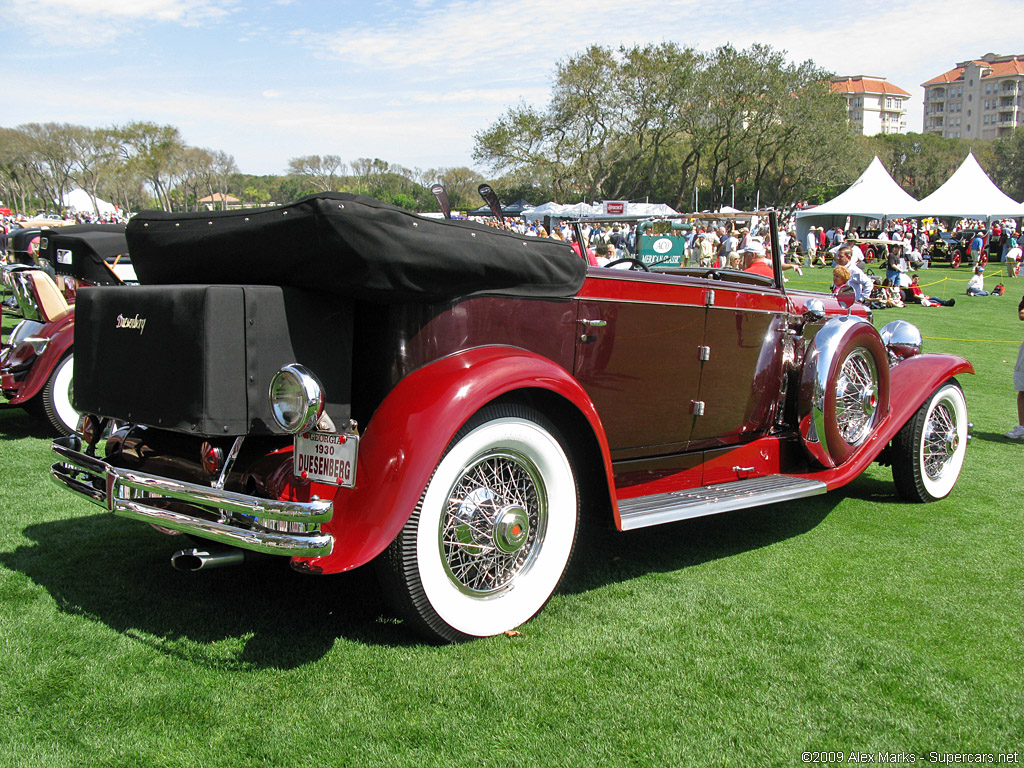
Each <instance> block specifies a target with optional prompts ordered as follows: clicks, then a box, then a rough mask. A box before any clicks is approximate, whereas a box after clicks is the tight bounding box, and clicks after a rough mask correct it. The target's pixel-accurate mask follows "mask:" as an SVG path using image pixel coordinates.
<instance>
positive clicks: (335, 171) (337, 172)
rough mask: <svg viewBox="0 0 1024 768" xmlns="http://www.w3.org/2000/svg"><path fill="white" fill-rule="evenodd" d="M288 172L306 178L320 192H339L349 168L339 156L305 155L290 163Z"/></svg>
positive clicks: (293, 159)
mask: <svg viewBox="0 0 1024 768" xmlns="http://www.w3.org/2000/svg"><path fill="white" fill-rule="evenodd" d="M288 172H289V173H292V174H295V175H296V176H301V177H303V178H305V179H306V180H307V181H308V182H309V183H310V184H311V185H312V186H313V188H314V189H315V190H316V191H318V192H337V191H338V190H339V184H340V182H341V178H342V177H343V176H344V175H345V174H346V173H347V168H346V167H345V163H343V162H342V161H341V158H340V157H338V156H337V155H323V156H322V157H321V156H320V155H304V156H302V157H293V158H292V159H291V160H289V161H288Z"/></svg>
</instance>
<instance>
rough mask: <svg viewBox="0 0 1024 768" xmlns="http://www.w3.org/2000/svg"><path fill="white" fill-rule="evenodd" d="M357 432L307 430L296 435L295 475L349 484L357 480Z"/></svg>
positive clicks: (342, 485)
mask: <svg viewBox="0 0 1024 768" xmlns="http://www.w3.org/2000/svg"><path fill="white" fill-rule="evenodd" d="M358 453H359V436H358V435H344V434H337V433H333V432H306V433H305V434H302V435H296V436H295V460H294V471H295V476H296V477H301V478H302V479H303V480H312V481H313V482H317V483H327V484H328V485H339V486H341V487H342V488H351V487H353V486H354V485H355V484H356V457H357V455H358Z"/></svg>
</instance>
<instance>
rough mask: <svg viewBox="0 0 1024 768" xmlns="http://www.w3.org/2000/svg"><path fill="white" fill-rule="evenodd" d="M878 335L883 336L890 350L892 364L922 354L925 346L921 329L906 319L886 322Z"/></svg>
mask: <svg viewBox="0 0 1024 768" xmlns="http://www.w3.org/2000/svg"><path fill="white" fill-rule="evenodd" d="M878 335H879V336H881V337H882V343H883V344H885V348H886V350H887V351H888V352H889V362H890V364H896V363H898V362H899V361H900V360H906V359H907V358H908V357H913V356H914V355H918V354H920V353H921V348H922V347H923V346H924V339H922V338H921V331H919V330H918V329H917V326H916V325H914V324H913V323H908V322H907V321H906V320H893V321H892V322H891V323H886V324H885V325H884V326H882V329H881V330H880V331H879V332H878Z"/></svg>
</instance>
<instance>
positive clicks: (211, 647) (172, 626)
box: [0, 513, 417, 669]
mask: <svg viewBox="0 0 1024 768" xmlns="http://www.w3.org/2000/svg"><path fill="white" fill-rule="evenodd" d="M21 533H22V534H23V535H24V536H25V537H26V538H28V539H30V540H31V542H32V543H31V544H29V545H25V546H20V547H18V548H17V549H15V550H14V551H13V552H3V553H0V565H3V566H4V567H6V568H9V569H11V570H14V571H18V572H21V573H23V574H25V575H26V576H28V577H29V578H30V579H31V580H32V581H33V582H34V583H36V584H38V585H39V586H41V587H43V588H44V589H45V590H46V591H47V592H48V593H49V594H50V595H51V596H52V597H53V599H54V601H55V602H56V604H57V607H58V608H59V609H60V610H61V611H64V612H66V613H69V614H74V615H79V616H86V617H89V618H91V619H94V620H97V621H100V622H102V623H103V624H105V625H107V626H109V627H111V628H112V629H114V630H116V631H118V632H120V633H123V634H126V635H129V636H132V637H134V638H136V639H137V640H139V641H141V642H145V643H148V644H150V645H152V646H154V647H156V648H158V649H160V650H161V651H162V652H166V653H169V654H171V655H176V656H179V657H182V658H185V659H188V660H191V661H193V662H195V663H198V664H203V665H208V666H214V667H229V668H247V669H252V668H279V669H288V668H293V667H297V666H300V665H302V664H305V663H307V662H310V661H314V660H316V659H319V658H321V657H322V656H324V655H325V654H326V653H327V652H329V651H330V649H331V647H332V645H333V644H334V642H335V641H336V640H337V639H338V638H348V639H351V640H354V641H356V642H360V643H366V644H370V645H394V646H402V645H412V644H415V643H416V642H417V641H416V640H415V639H414V638H413V637H412V636H411V635H410V634H409V633H407V632H404V631H403V630H402V629H401V627H400V626H399V625H398V624H397V622H396V621H395V620H393V619H391V618H390V617H389V615H388V614H387V613H386V612H385V611H386V608H385V605H384V601H383V598H382V596H381V593H380V590H379V589H378V587H377V584H376V581H375V579H374V575H373V571H372V569H371V568H361V569H358V570H356V571H353V572H352V573H347V574H339V575H335V576H330V577H316V576H306V575H302V574H299V573H296V572H295V571H293V570H291V568H289V566H288V561H287V560H286V559H285V558H273V557H270V558H266V559H257V560H255V561H253V562H251V563H248V562H247V563H245V564H243V565H241V566H237V567H229V568H221V569H215V570H212V571H203V572H199V573H182V572H179V571H175V570H174V569H172V568H171V566H170V555H171V554H172V553H173V552H175V551H177V550H178V549H187V548H191V547H193V546H201V545H197V544H196V543H194V542H193V541H192V540H191V539H189V538H187V537H185V536H174V537H169V536H166V535H164V534H162V533H158V532H157V531H154V530H152V529H151V528H149V527H148V526H146V525H143V524H139V523H137V522H134V521H126V520H123V519H121V518H117V517H114V516H112V515H108V514H103V513H100V514H96V515H88V516H83V517H75V518H70V519H65V520H58V521H54V522H48V523H40V524H36V525H29V526H27V527H26V528H25V529H24V530H23V531H22V532H21Z"/></svg>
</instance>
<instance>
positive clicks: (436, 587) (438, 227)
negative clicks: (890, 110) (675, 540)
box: [52, 194, 972, 641]
mask: <svg viewBox="0 0 1024 768" xmlns="http://www.w3.org/2000/svg"><path fill="white" fill-rule="evenodd" d="M746 218H747V219H748V220H749V218H750V215H749V214H748V215H747V216H746ZM762 221H764V216H762ZM768 225H769V226H770V234H771V238H770V242H771V243H775V242H777V238H776V237H775V232H776V223H775V220H774V218H771V217H769V218H768ZM128 237H129V245H130V248H131V252H132V257H133V260H134V262H135V267H136V270H137V272H138V275H139V278H140V282H141V283H142V285H141V286H140V287H138V288H132V289H124V288H88V289H83V290H82V291H80V293H79V298H78V310H77V311H78V317H77V325H78V327H77V329H76V334H77V341H76V346H77V351H76V368H75V399H76V405H77V406H78V408H79V409H80V410H82V411H83V412H84V413H85V414H87V415H86V416H84V417H83V419H82V422H81V424H80V428H79V431H78V433H77V434H76V435H73V436H70V437H67V438H62V439H58V440H57V441H56V442H55V443H54V451H55V452H56V453H57V455H58V461H57V462H56V463H55V464H54V465H53V467H52V475H53V477H54V478H55V479H56V480H57V481H58V482H59V483H61V484H62V485H64V486H66V487H67V488H68V489H70V490H72V491H74V492H75V493H78V494H80V495H82V496H84V497H86V498H88V499H90V500H91V501H93V502H95V503H96V504H99V505H101V506H102V507H104V508H106V509H108V510H109V511H111V512H112V513H114V514H115V515H120V516H122V517H125V518H131V519H134V520H141V521H145V522H148V523H151V524H152V525H153V526H154V527H156V528H157V529H159V530H161V531H164V532H165V533H171V534H180V533H184V534H188V535H189V536H191V537H193V538H195V539H197V540H199V541H200V542H201V544H202V546H200V547H196V546H195V544H194V543H193V544H192V546H190V547H188V548H185V549H182V550H181V551H180V552H178V553H176V554H175V555H174V557H173V562H175V564H176V565H177V566H178V567H180V568H186V569H193V570H194V569H199V568H204V567H209V566H212V565H223V564H227V563H234V562H240V561H242V560H243V559H244V556H245V554H246V553H249V552H259V553H270V554H277V555H281V556H283V557H285V558H290V562H291V565H292V567H293V568H295V569H297V570H299V571H301V572H304V573H309V574H330V573H337V572H341V571H347V570H349V569H352V568H356V567H359V566H363V565H365V564H368V563H371V562H373V563H374V564H375V567H376V568H377V570H378V572H379V574H380V577H381V581H382V583H383V585H384V588H385V591H386V592H387V593H388V594H389V595H390V596H391V598H392V600H393V603H394V605H395V606H396V609H397V610H398V611H399V612H400V614H401V615H402V616H403V617H404V618H405V619H406V620H407V621H408V622H409V624H410V625H411V626H412V627H414V628H415V629H416V630H418V631H420V632H421V633H423V634H425V635H426V636H428V637H431V638H433V639H441V640H447V641H455V640H463V639H467V638H471V637H479V636H487V635H494V634H498V633H501V632H504V631H508V630H511V629H513V628H514V627H516V626H518V625H520V624H521V623H523V622H525V621H527V620H528V619H530V618H531V617H532V616H534V615H535V614H536V613H537V612H538V611H539V610H540V609H541V608H542V607H543V606H544V604H545V603H546V602H547V600H548V598H549V597H550V596H551V594H552V593H553V591H554V590H555V589H556V587H557V586H558V584H559V581H560V580H561V578H562V575H563V573H564V572H565V570H566V567H567V565H568V563H569V561H570V557H571V555H572V552H573V549H574V546H575V544H576V533H577V528H578V525H579V522H580V519H581V517H593V518H595V519H598V520H600V521H603V522H605V523H607V524H608V525H611V526H614V527H615V528H618V529H621V530H629V529H635V528H640V527H643V526H651V525H659V524H662V523H669V522H672V521H677V520H684V519H687V518H692V517H696V516H699V515H708V514H712V513H719V512H728V511H730V510H735V509H740V508H746V507H754V506H757V505H765V504H777V503H782V502H788V501H792V500H795V499H800V498H804V497H808V496H811V495H814V494H820V493H825V492H826V491H828V490H831V489H834V488H838V487H840V486H842V485H844V484H845V483H848V482H849V481H850V480H852V479H853V478H855V477H857V476H858V475H859V474H860V473H861V472H862V471H863V470H864V469H865V468H866V467H867V466H868V465H870V464H871V463H872V462H874V461H880V462H884V463H886V464H890V465H891V466H892V468H893V474H894V479H895V484H896V490H897V491H898V492H899V494H900V495H901V496H903V497H904V498H907V499H910V500H913V501H928V500H931V499H937V498H941V497H944V496H946V495H947V494H948V493H950V491H951V490H952V488H953V486H954V484H955V482H956V480H957V477H958V475H959V473H960V469H961V466H962V463H963V460H964V453H965V450H966V445H967V438H968V434H967V431H968V424H967V407H966V403H965V400H964V395H963V392H962V390H961V388H960V385H959V384H958V383H957V381H956V379H955V378H954V377H955V376H957V375H959V374H962V373H970V372H972V368H971V365H970V363H969V362H967V361H966V360H964V359H962V358H958V357H951V356H946V355H935V354H925V353H923V352H922V351H921V336H920V334H919V333H917V331H916V329H915V328H914V327H913V326H911V325H909V324H908V323H905V322H903V321H896V322H895V323H891V324H890V325H888V326H886V328H884V329H883V330H882V332H881V333H879V332H878V331H876V330H875V328H874V326H873V325H872V324H871V322H869V315H868V312H867V310H866V309H865V308H864V307H861V306H860V305H854V306H853V307H851V308H849V309H848V308H846V307H844V306H843V305H842V304H840V303H838V302H837V301H835V300H834V299H833V298H832V297H830V296H826V295H822V294H814V293H809V292H803V291H792V290H789V289H788V288H787V287H786V285H785V282H784V281H783V279H782V265H781V262H780V260H779V256H778V254H777V253H770V254H769V257H770V258H771V259H772V260H773V266H772V267H769V268H768V272H770V273H771V274H770V276H769V275H764V274H752V273H750V272H743V271H739V270H734V269H705V268H690V267H683V268H673V269H669V270H666V271H663V272H656V271H647V267H645V266H644V264H643V263H642V262H639V261H633V260H630V261H627V262H626V263H625V265H628V266H629V267H631V268H630V269H609V268H604V267H588V266H587V265H586V264H585V262H584V261H582V260H581V259H580V258H579V257H578V256H577V255H576V252H575V251H574V250H573V249H572V248H571V247H569V246H568V245H565V244H564V243H562V242H557V241H555V240H547V239H539V238H535V237H520V236H517V235H514V234H511V233H508V232H503V231H499V230H496V229H492V228H489V227H486V226H483V225H479V224H473V223H466V222H462V223H459V222H448V221H438V220H433V219H429V218H424V217H420V216H417V215H414V214H410V213H408V212H405V211H402V210H400V209H396V208H392V207H390V206H387V205H384V204H381V203H378V202H376V201H373V200H370V199H367V198H359V197H352V196H348V195H338V194H325V195H320V196H315V197H310V198H305V199H303V200H300V201H298V202H296V203H294V204H291V205H287V206H282V207H278V208H269V209H258V210H250V211H241V212H225V213H207V214H202V215H197V214H164V213H156V212H154V213H143V214H140V215H138V216H137V217H136V218H135V219H133V220H132V222H131V223H130V224H129V227H128ZM171 350H174V351H175V354H173V355H172V354H171ZM110 420H117V421H118V422H123V424H122V425H121V426H119V427H118V428H117V429H116V430H115V431H114V432H113V433H112V434H111V435H110V437H109V438H107V439H106V440H105V441H104V440H103V439H102V436H103V434H104V430H105V428H106V427H105V425H106V424H107V423H109V421H110Z"/></svg>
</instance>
